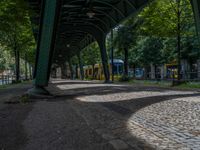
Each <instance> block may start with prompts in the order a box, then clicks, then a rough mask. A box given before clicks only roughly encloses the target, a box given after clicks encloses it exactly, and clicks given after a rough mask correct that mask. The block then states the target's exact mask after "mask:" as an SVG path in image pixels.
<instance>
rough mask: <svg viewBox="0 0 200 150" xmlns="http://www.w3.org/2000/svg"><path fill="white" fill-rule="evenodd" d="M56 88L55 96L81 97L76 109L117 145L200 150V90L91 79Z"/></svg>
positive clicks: (136, 147) (139, 147) (74, 104)
mask: <svg viewBox="0 0 200 150" xmlns="http://www.w3.org/2000/svg"><path fill="white" fill-rule="evenodd" d="M53 87H54V89H53V90H52V91H54V94H55V95H63V96H64V97H65V96H72V97H73V98H74V99H76V100H74V101H71V105H72V106H73V107H74V109H75V110H76V111H77V113H78V114H80V115H81V116H82V117H83V118H84V119H85V120H86V122H87V123H88V124H89V125H90V127H92V128H93V129H94V130H95V131H96V132H97V133H99V134H100V135H101V136H102V137H104V138H105V139H107V140H109V141H110V143H111V144H112V145H114V147H115V146H116V147H120V146H119V145H121V149H136V150H142V149H159V150H161V149H163V150H164V149H169V150H175V149H180V150H200V93H199V92H198V91H183V90H180V91H179V90H171V89H165V88H158V87H143V86H129V85H113V84H108V85H106V84H96V83H88V82H86V83H81V84H80V83H78V82H77V83H76V82H74V83H73V84H72V85H70V84H68V83H66V84H59V83H58V84H56V86H55V85H54V86H53ZM55 87H56V88H55ZM56 89H57V90H56ZM117 143H120V144H119V145H118V144H117Z"/></svg>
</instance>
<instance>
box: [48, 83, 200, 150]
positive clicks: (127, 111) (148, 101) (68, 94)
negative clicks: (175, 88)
mask: <svg viewBox="0 0 200 150" xmlns="http://www.w3.org/2000/svg"><path fill="white" fill-rule="evenodd" d="M72 84H73V85H75V84H77V85H78V84H80V83H79V82H78V83H77V82H74V83H73V82H70V84H68V83H61V84H60V83H57V84H53V90H50V91H51V92H52V93H54V94H55V97H56V98H55V99H51V100H48V101H49V102H55V101H59V100H61V101H62V100H72V101H74V102H75V103H79V104H80V105H81V107H82V108H84V107H85V108H94V109H95V108H97V107H99V106H103V107H104V108H106V109H109V110H110V112H111V116H112V115H113V116H114V114H116V113H117V114H118V115H119V116H120V118H121V119H119V120H118V122H117V123H116V124H119V125H121V126H120V128H121V129H123V131H120V132H118V133H116V136H121V135H119V134H121V133H122V134H123V133H125V134H126V137H129V141H133V142H132V143H134V144H135V145H136V147H137V148H141V149H147V150H151V149H152V150H153V149H156V148H155V147H151V146H150V145H149V143H147V142H145V141H144V140H141V139H138V138H137V137H135V136H134V135H132V134H131V133H130V131H129V129H127V122H128V120H129V119H130V117H131V116H132V115H133V114H134V113H136V112H137V111H138V110H140V109H142V108H145V107H148V106H149V105H152V104H155V103H159V102H163V101H168V100H173V99H177V98H184V97H196V96H200V93H194V94H187V93H185V94H171V95H159V96H158V95H157V96H147V97H142V98H133V99H127V100H123V101H120V100H119V101H106V100H104V101H102V102H101V101H97V102H94V101H92V102H89V101H87V100H86V101H79V100H77V99H76V98H77V97H81V96H92V95H94V96H101V95H102V96H103V95H109V94H115V93H124V92H125V93H129V92H146V91H148V92H163V93H165V92H166V91H169V89H165V88H157V87H142V86H140V87H132V86H124V85H122V86H119V85H117V86H113V85H110V86H109V85H105V86H100V87H99V86H95V85H94V86H93V87H87V86H86V87H81V88H75V89H66V90H61V89H60V88H58V87H59V85H68V86H69V85H72ZM81 84H83V83H81ZM86 84H88V83H86ZM92 84H94V83H92ZM55 91H56V92H55ZM124 106H128V108H127V107H124ZM91 113H92V112H91ZM83 115H84V114H83ZM86 115H87V114H86ZM98 115H101V114H98V111H97V113H96V114H95V112H94V114H93V115H92V116H93V121H92V122H90V123H91V124H92V125H93V126H95V127H94V128H100V129H107V130H108V131H109V126H112V120H109V119H110V118H103V119H104V122H99V121H98V119H96V118H99V116H98ZM84 117H87V116H84ZM114 130H116V129H114Z"/></svg>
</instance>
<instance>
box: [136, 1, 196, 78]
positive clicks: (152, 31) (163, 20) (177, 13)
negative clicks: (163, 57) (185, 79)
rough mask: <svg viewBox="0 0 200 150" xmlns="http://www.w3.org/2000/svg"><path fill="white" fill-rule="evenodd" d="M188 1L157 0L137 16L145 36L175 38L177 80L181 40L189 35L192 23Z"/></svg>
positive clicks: (179, 66)
mask: <svg viewBox="0 0 200 150" xmlns="http://www.w3.org/2000/svg"><path fill="white" fill-rule="evenodd" d="M192 16H193V12H192V7H191V4H190V1H189V0H166V1H163V0H157V1H154V2H152V3H150V5H149V6H148V7H147V8H145V9H144V11H143V12H142V13H141V14H140V15H139V17H140V18H141V19H143V21H144V22H143V25H142V27H141V30H142V31H143V33H144V34H146V35H154V36H158V37H171V38H174V37H176V41H177V44H176V47H177V49H176V53H177V54H176V55H177V59H176V60H177V63H178V80H180V78H181V62H180V61H181V38H182V37H183V36H186V35H190V34H191V32H190V31H189V30H188V27H189V26H191V25H192V24H193V23H194V19H193V17H192Z"/></svg>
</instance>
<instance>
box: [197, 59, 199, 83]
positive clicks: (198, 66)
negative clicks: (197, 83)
mask: <svg viewBox="0 0 200 150" xmlns="http://www.w3.org/2000/svg"><path fill="white" fill-rule="evenodd" d="M197 72H198V73H197V75H198V79H200V59H199V60H197Z"/></svg>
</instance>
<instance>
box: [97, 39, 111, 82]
mask: <svg viewBox="0 0 200 150" xmlns="http://www.w3.org/2000/svg"><path fill="white" fill-rule="evenodd" d="M98 44H99V47H100V52H101V60H102V65H103V71H104V76H105V82H106V83H109V82H110V71H109V67H108V55H107V51H106V36H104V37H102V39H101V40H100V41H99V42H98Z"/></svg>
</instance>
